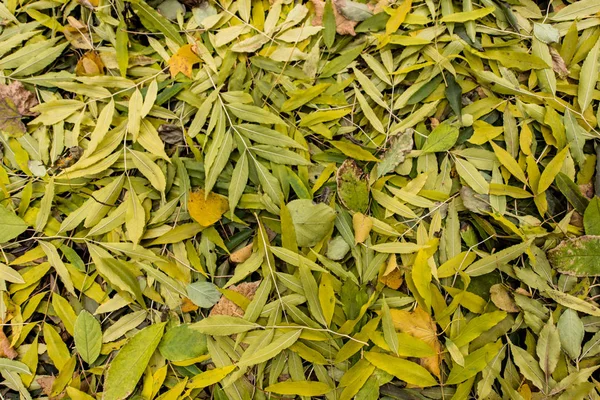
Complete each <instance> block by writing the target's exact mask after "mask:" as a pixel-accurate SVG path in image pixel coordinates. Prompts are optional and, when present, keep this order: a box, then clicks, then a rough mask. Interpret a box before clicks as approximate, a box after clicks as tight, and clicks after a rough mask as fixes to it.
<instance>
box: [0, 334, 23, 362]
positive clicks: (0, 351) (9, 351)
mask: <svg viewBox="0 0 600 400" xmlns="http://www.w3.org/2000/svg"><path fill="white" fill-rule="evenodd" d="M18 355H19V354H18V353H17V351H16V350H15V349H14V348H13V347H12V346H11V344H10V340H8V338H7V337H6V335H5V334H4V331H2V330H1V329H0V357H6V358H10V359H11V360H14V359H15V358H16V357H17V356H18Z"/></svg>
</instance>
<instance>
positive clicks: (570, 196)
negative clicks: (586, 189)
mask: <svg viewBox="0 0 600 400" xmlns="http://www.w3.org/2000/svg"><path fill="white" fill-rule="evenodd" d="M556 185H557V186H558V189H559V190H560V191H561V193H562V194H563V195H564V196H565V197H566V198H567V200H568V201H569V203H571V205H572V206H573V207H574V208H575V209H576V210H577V212H579V213H580V214H583V213H584V212H585V211H586V210H587V207H588V204H589V203H590V201H589V200H588V199H587V198H586V197H585V196H584V195H582V194H581V190H580V189H579V187H578V186H577V184H576V183H575V182H573V181H572V180H571V178H569V177H568V176H567V175H565V174H563V173H562V172H559V173H558V175H556Z"/></svg>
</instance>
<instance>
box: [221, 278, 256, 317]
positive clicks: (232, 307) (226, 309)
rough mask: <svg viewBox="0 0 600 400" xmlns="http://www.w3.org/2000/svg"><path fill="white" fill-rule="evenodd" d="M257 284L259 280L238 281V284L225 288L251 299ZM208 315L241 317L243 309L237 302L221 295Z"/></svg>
mask: <svg viewBox="0 0 600 400" xmlns="http://www.w3.org/2000/svg"><path fill="white" fill-rule="evenodd" d="M259 285H260V281H256V282H244V283H240V284H239V285H233V286H229V287H228V288H227V289H229V290H232V291H234V292H237V293H239V294H241V295H242V296H244V297H246V298H247V299H248V300H252V299H253V298H254V293H256V289H258V286H259ZM210 315H211V316H212V315H231V316H233V317H243V316H244V310H242V309H241V308H240V307H239V306H238V305H237V304H235V303H234V302H233V301H231V300H229V299H228V298H227V297H225V296H222V297H221V299H220V300H219V302H218V303H217V304H215V306H214V307H213V308H212V310H210Z"/></svg>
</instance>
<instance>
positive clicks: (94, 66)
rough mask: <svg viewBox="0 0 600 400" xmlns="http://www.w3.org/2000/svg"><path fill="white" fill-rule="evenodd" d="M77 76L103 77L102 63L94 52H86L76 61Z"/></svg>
mask: <svg viewBox="0 0 600 400" xmlns="http://www.w3.org/2000/svg"><path fill="white" fill-rule="evenodd" d="M75 74H76V75H77V76H96V75H104V63H103V62H102V59H101V58H100V56H99V55H98V53H96V52H95V51H88V52H87V53H85V54H84V55H83V57H81V58H80V59H79V61H77V66H76V67H75Z"/></svg>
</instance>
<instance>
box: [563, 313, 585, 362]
mask: <svg viewBox="0 0 600 400" xmlns="http://www.w3.org/2000/svg"><path fill="white" fill-rule="evenodd" d="M557 327H558V337H559V340H560V344H561V346H562V349H563V350H564V352H565V353H567V355H568V356H569V357H571V359H572V360H576V359H577V357H579V355H580V354H581V342H582V341H583V336H584V335H585V331H584V325H583V322H582V321H581V318H579V316H578V315H577V311H574V310H571V309H569V308H568V309H566V310H565V311H564V312H563V313H562V315H561V316H560V318H559V319H558V325H557Z"/></svg>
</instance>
